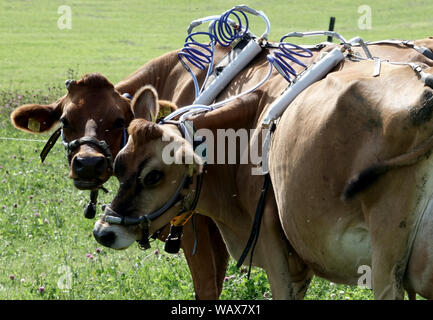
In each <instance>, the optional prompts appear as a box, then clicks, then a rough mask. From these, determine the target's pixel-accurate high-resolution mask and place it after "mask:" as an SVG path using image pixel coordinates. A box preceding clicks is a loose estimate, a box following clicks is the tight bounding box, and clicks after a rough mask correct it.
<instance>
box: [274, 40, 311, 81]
mask: <svg viewBox="0 0 433 320" xmlns="http://www.w3.org/2000/svg"><path fill="white" fill-rule="evenodd" d="M285 38H286V37H285V36H284V37H282V38H281V39H280V43H279V45H278V48H279V51H275V52H274V53H273V55H270V54H269V55H268V56H267V59H268V61H269V62H270V63H272V64H273V65H274V66H275V68H276V69H277V70H278V71H279V72H280V73H281V75H282V76H283V77H284V79H286V80H287V81H288V82H291V81H292V80H291V76H293V77H296V76H297V73H296V71H295V69H294V68H293V67H292V66H291V65H290V62H294V63H296V64H298V65H300V66H302V67H304V68H306V67H307V66H306V65H305V64H304V63H303V62H301V61H300V60H299V59H298V58H296V56H297V57H303V58H310V57H312V56H313V53H312V52H311V51H310V50H308V49H307V48H303V47H301V46H298V45H296V44H293V43H289V42H284V39H285ZM295 50H299V51H295Z"/></svg>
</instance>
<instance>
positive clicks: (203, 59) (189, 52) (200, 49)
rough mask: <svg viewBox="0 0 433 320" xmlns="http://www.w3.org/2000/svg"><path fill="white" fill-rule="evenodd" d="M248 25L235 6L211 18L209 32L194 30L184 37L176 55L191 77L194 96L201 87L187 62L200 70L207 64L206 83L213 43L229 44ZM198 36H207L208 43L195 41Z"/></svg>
mask: <svg viewBox="0 0 433 320" xmlns="http://www.w3.org/2000/svg"><path fill="white" fill-rule="evenodd" d="M235 11H237V13H236V12H235ZM239 13H240V14H239ZM243 20H245V26H243V24H242V21H243ZM248 27H249V22H248V18H247V16H246V14H245V13H244V12H242V11H238V10H237V9H236V8H232V9H230V10H228V11H226V12H224V13H223V14H222V15H221V16H219V17H216V18H215V19H213V21H212V22H211V25H210V27H209V32H195V33H191V34H189V35H188V36H187V37H186V38H185V44H184V47H183V49H182V50H181V51H180V52H179V53H178V54H177V56H178V58H179V60H180V61H181V63H182V64H183V66H184V67H185V69H186V70H188V72H189V73H190V74H191V76H192V78H193V82H194V88H195V97H196V98H197V97H198V95H199V94H200V92H201V91H202V90H203V88H201V89H199V86H198V81H197V78H196V76H195V75H194V73H193V71H192V70H191V68H190V67H189V66H188V63H190V64H191V65H192V66H194V67H196V68H198V69H200V70H205V69H206V65H208V72H207V74H206V78H205V81H204V82H203V83H206V80H207V78H208V77H209V75H210V73H211V72H212V69H213V56H214V51H215V44H216V43H218V44H220V45H221V46H223V47H227V46H229V45H230V44H231V43H232V42H233V41H234V40H236V39H238V38H242V37H243V36H244V35H245V34H246V33H247V31H248ZM198 36H207V37H208V38H209V43H208V44H205V43H200V42H198V41H196V40H195V38H197V37H198Z"/></svg>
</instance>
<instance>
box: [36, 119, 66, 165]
mask: <svg viewBox="0 0 433 320" xmlns="http://www.w3.org/2000/svg"><path fill="white" fill-rule="evenodd" d="M61 132H62V128H61V127H60V128H58V129H57V130H56V131H54V132H53V133H52V135H51V136H50V138H49V139H48V141H47V143H46V144H45V146H44V148H43V149H42V152H41V154H40V157H41V162H44V161H45V158H46V157H47V155H48V153H49V152H50V151H51V149H52V148H53V147H54V145H55V144H56V142H57V140H58V139H59V137H60V134H61Z"/></svg>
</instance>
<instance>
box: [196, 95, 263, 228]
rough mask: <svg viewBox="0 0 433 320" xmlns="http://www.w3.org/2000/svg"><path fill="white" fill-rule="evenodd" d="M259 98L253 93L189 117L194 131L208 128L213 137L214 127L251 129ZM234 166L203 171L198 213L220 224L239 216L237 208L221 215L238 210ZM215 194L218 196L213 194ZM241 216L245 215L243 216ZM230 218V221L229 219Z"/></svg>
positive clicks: (210, 167)
mask: <svg viewBox="0 0 433 320" xmlns="http://www.w3.org/2000/svg"><path fill="white" fill-rule="evenodd" d="M259 98H260V95H259V94H257V93H255V94H252V95H249V96H248V97H246V98H243V99H242V101H238V103H236V104H233V105H227V106H225V107H222V108H220V109H217V110H213V111H210V112H207V113H205V114H202V115H199V116H196V117H194V118H191V119H190V120H191V121H192V122H193V124H194V128H195V130H196V131H197V130H199V129H208V130H210V131H212V132H213V133H214V137H216V136H217V134H216V132H217V130H218V129H234V130H235V131H236V130H238V129H241V128H244V129H247V130H249V129H251V128H254V126H255V124H256V123H257V118H258V116H259V114H260V113H261V107H259V108H258V107H257V106H258V105H259V103H258V102H259ZM215 145H216V144H215ZM215 157H216V154H215ZM215 161H216V159H215ZM238 169H239V165H219V164H206V166H205V168H204V172H203V186H202V190H201V195H200V199H199V201H198V204H197V211H198V212H200V213H202V214H205V215H209V216H211V217H212V218H213V219H215V220H216V221H217V222H222V223H224V224H231V223H235V222H234V220H236V219H237V218H239V217H241V216H242V214H243V213H242V211H241V210H239V211H238V212H237V213H236V214H233V215H231V216H230V217H227V216H226V215H224V213H225V208H227V207H230V208H239V209H240V206H239V203H238V200H239V196H238V195H239V190H238V186H237V184H236V178H237V172H238ZM215 194H218V195H219V196H218V197H215ZM233 210H235V209H233ZM236 210H237V209H236ZM233 213H234V212H233ZM235 217H237V218H235ZM244 218H248V217H247V216H244ZM227 219H229V220H227ZM232 219H234V220H233V221H231V220H232Z"/></svg>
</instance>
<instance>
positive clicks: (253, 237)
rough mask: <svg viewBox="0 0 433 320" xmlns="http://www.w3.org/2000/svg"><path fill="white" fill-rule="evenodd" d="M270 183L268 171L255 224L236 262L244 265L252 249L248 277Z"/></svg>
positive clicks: (258, 204) (238, 266) (238, 264)
mask: <svg viewBox="0 0 433 320" xmlns="http://www.w3.org/2000/svg"><path fill="white" fill-rule="evenodd" d="M270 185H271V178H270V176H269V173H267V174H266V175H265V180H264V182H263V187H262V192H261V194H260V198H259V202H258V203H257V207H256V213H255V215H254V221H253V226H252V229H251V234H250V237H249V239H248V242H247V244H246V246H245V249H244V251H243V252H242V255H241V257H240V258H239V260H238V263H237V264H236V268H240V266H242V264H243V262H244V261H245V258H246V257H247V255H248V252H249V251H250V249H251V255H250V266H249V270H248V279H249V278H250V274H251V265H252V263H253V253H254V249H255V247H256V244H257V240H258V239H259V233H260V225H261V222H262V217H263V211H264V209H265V198H266V193H267V191H268V189H269V186H270Z"/></svg>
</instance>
